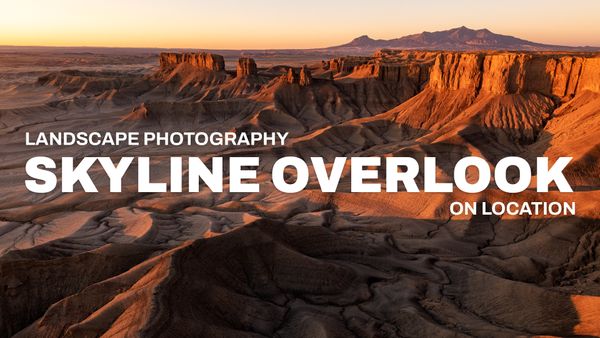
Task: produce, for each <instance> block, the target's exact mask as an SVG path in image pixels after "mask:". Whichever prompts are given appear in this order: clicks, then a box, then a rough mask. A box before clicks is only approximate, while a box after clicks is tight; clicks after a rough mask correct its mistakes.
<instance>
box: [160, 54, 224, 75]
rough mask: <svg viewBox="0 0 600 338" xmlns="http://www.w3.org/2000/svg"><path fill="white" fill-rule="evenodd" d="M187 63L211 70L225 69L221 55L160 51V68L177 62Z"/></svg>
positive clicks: (165, 67)
mask: <svg viewBox="0 0 600 338" xmlns="http://www.w3.org/2000/svg"><path fill="white" fill-rule="evenodd" d="M182 63H183V64H189V65H192V66H194V67H197V68H200V69H206V70H212V71H222V70H225V60H224V58H223V56H221V55H218V54H213V53H205V52H202V53H160V68H161V69H170V68H174V67H175V66H177V65H179V64H182Z"/></svg>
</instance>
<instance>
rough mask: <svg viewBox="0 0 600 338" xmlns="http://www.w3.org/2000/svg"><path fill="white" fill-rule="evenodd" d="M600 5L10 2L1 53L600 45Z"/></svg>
mask: <svg viewBox="0 0 600 338" xmlns="http://www.w3.org/2000/svg"><path fill="white" fill-rule="evenodd" d="M599 13H600V1H599V0H570V1H568V2H567V1H559V0H543V1H542V0H503V1H496V0H493V1H491V0H456V1H451V0H426V1H399V0H396V1H393V0H389V1H384V0H369V1H366V0H362V1H355V0H345V1H323V0H307V1H302V2H300V1H293V2H292V1H287V0H256V1H250V0H246V1H244V0H219V1H214V0H211V1H204V0H202V1H199V0H195V1H194V0H170V1H158V0H103V1H86V0H79V1H77V0H52V1H51V0H38V1H34V0H12V1H11V0H5V1H2V2H1V3H0V45H30V46H31V45H44V46H119V47H126V46H127V47H163V48H168V47H173V48H175V47H190V48H192V47H193V48H207V49H244V48H246V49H249V48H256V49H263V48H310V47H326V46H331V45H337V44H342V43H345V42H348V41H349V40H351V39H353V38H355V37H357V36H359V35H363V34H367V35H369V36H371V37H372V38H381V39H389V38H395V37H400V36H403V35H407V34H413V33H419V32H422V31H436V30H445V29H449V28H454V27H458V26H462V25H464V26H467V27H469V28H488V29H490V30H491V31H493V32H495V33H499V34H508V35H515V36H518V37H520V38H524V39H528V40H532V41H535V42H542V43H549V44H562V45H593V46H600V20H599V18H600V16H599V15H600V14H599Z"/></svg>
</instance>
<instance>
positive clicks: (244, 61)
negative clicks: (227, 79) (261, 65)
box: [236, 58, 257, 77]
mask: <svg viewBox="0 0 600 338" xmlns="http://www.w3.org/2000/svg"><path fill="white" fill-rule="evenodd" d="M236 74H237V77H244V76H250V75H256V74H257V69H256V62H254V59H252V58H240V59H239V60H238V63H237V68H236Z"/></svg>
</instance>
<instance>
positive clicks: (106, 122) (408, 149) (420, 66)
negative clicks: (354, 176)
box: [0, 33, 600, 337]
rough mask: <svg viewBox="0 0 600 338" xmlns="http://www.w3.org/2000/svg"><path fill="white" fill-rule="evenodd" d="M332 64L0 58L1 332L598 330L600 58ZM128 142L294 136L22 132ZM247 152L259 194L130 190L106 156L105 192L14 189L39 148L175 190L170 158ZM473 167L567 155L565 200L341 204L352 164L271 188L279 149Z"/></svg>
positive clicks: (487, 195)
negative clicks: (128, 167) (295, 188)
mask: <svg viewBox="0 0 600 338" xmlns="http://www.w3.org/2000/svg"><path fill="white" fill-rule="evenodd" d="M486 34H487V33H486ZM363 40H364V39H363ZM344 51H345V50H344ZM238 54H239V53H238ZM290 55H291V56H290ZM328 56H329V55H325V54H323V55H318V54H317V52H316V51H311V52H310V53H307V54H283V55H268V57H264V58H261V57H260V55H258V56H257V55H254V54H253V55H237V56H233V55H220V54H218V53H214V52H202V51H195V52H185V53H178V52H174V51H167V52H164V53H158V52H155V51H147V52H143V53H142V52H139V51H137V52H136V51H135V50H134V51H119V50H116V51H107V50H105V51H98V50H94V51H85V52H83V51H79V52H77V53H69V52H68V51H63V50H55V51H53V52H48V51H40V50H3V51H0V145H1V149H2V150H1V151H0V191H1V192H2V193H1V194H0V336H2V337H10V336H16V337H63V336H67V337H98V336H103V337H112V336H142V337H159V336H160V337H197V336H203V337H355V336H356V337H420V336H429V337H467V336H476V337H514V336H538V335H543V336H600V209H599V207H600V190H599V189H600V178H599V177H600V163H599V160H600V54H598V53H596V52H587V51H571V52H552V51H530V52H526V51H519V52H516V51H513V52H511V51H426V50H392V49H379V50H377V51H376V52H374V53H372V54H369V55H357V56H335V55H334V57H331V58H329V57H328ZM131 130H135V131H205V132H212V131H219V132H226V131H234V132H244V131H265V132H274V131H281V132H289V133H290V138H289V140H288V142H287V143H286V144H285V145H284V146H277V147H227V146H205V147H191V146H184V147H176V148H174V147H158V146H156V147H133V146H117V147H115V146H111V147H92V146H85V147H76V146H71V147H28V146H26V145H25V144H24V142H25V141H24V135H25V133H26V132H30V133H34V134H35V133H39V132H52V131H88V132H90V131H131ZM251 155H252V156H260V158H261V159H262V164H263V165H262V166H261V167H260V169H259V175H258V182H259V183H260V184H261V192H260V193H247V194H243V193H236V194H233V193H228V192H223V193H212V192H210V191H209V190H208V189H207V188H206V187H203V189H201V191H200V192H198V193H158V194H148V193H138V192H137V190H136V187H135V177H126V182H128V184H126V187H125V188H124V192H122V193H110V192H108V191H109V190H108V181H107V178H106V177H105V176H104V175H102V173H101V170H100V168H96V167H94V171H93V173H92V175H93V176H94V181H95V182H96V183H97V184H98V185H99V189H100V192H98V193H84V192H82V191H75V192H73V193H60V192H59V191H56V192H52V193H48V194H33V193H30V192H29V191H27V189H26V188H25V185H24V184H23V182H24V181H25V180H26V179H27V177H26V174H25V171H24V165H25V162H26V161H27V159H29V158H31V157H33V156H49V157H52V158H54V159H60V158H61V157H63V156H74V157H76V158H81V157H84V156H110V157H113V158H119V157H122V156H149V157H151V158H152V164H153V171H152V177H153V180H156V181H162V180H164V181H167V180H168V178H169V177H168V176H169V171H168V160H167V159H168V157H170V156H198V157H201V158H203V159H209V158H211V157H213V156H225V157H227V156H251ZM471 155H473V156H480V157H483V158H485V159H486V160H487V161H488V162H489V163H490V165H492V166H493V165H494V164H495V163H496V162H497V161H498V160H499V159H500V158H502V157H506V156H520V157H523V158H525V159H527V160H528V161H529V162H530V163H531V164H532V165H534V164H535V159H536V157H539V156H546V157H549V158H550V159H556V158H558V157H560V156H570V157H573V160H572V162H571V164H570V165H569V167H568V170H567V171H566V176H567V179H568V180H569V182H570V183H571V185H572V186H573V189H574V192H573V193H567V194H565V193H559V192H557V191H555V190H551V191H550V192H548V193H537V192H536V191H535V190H534V189H529V190H527V191H525V192H523V193H520V194H507V193H503V192H501V191H500V190H498V189H496V188H493V187H492V188H490V189H487V190H486V191H484V192H482V193H479V194H466V193H460V192H455V193H408V192H405V191H401V192H397V193H383V192H382V193H350V192H349V188H348V186H349V183H350V182H349V176H348V170H344V172H343V176H342V183H341V189H339V190H340V191H339V192H336V193H324V192H321V191H320V190H319V189H318V186H317V184H316V178H315V177H313V176H314V175H311V178H310V183H309V188H308V189H306V190H304V191H302V192H300V193H296V194H285V193H282V192H279V191H277V190H276V189H274V188H273V186H272V183H270V180H269V178H270V170H271V166H272V163H273V162H274V161H275V160H276V159H277V158H281V157H283V156H298V157H301V158H304V159H309V158H310V157H311V156H322V157H324V158H325V159H326V162H327V163H331V162H332V161H333V160H334V158H335V157H337V156H346V157H350V156H382V157H386V156H411V157H414V158H415V159H417V160H418V161H422V159H423V158H424V157H425V156H433V157H436V158H437V160H438V161H437V176H438V177H439V178H440V179H441V180H446V181H449V180H451V179H452V174H451V172H452V168H453V167H454V164H456V162H457V161H458V160H459V159H461V158H463V157H465V156H471ZM381 170H385V168H382V169H381ZM293 174H294V173H293V172H291V173H290V176H293ZM534 178H535V172H534ZM418 181H419V182H422V175H420V176H419V180H418ZM382 183H385V182H382ZM455 200H458V201H509V200H510V201H519V202H526V201H568V202H571V201H574V202H576V203H577V213H576V216H569V217H548V216H545V217H542V216H531V217H530V216H527V217H524V216H503V217H496V216H481V215H479V216H469V217H467V216H465V217H459V216H452V215H451V214H450V213H449V210H448V205H449V203H450V202H451V201H455Z"/></svg>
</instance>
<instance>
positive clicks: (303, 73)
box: [299, 66, 312, 86]
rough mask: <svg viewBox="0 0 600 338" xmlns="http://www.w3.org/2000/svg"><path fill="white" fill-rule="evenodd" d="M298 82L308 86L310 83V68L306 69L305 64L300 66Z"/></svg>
mask: <svg viewBox="0 0 600 338" xmlns="http://www.w3.org/2000/svg"><path fill="white" fill-rule="evenodd" d="M299 83H300V85H301V86H310V84H311V83H312V75H311V73H310V69H308V67H306V66H302V68H300V81H299Z"/></svg>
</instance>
